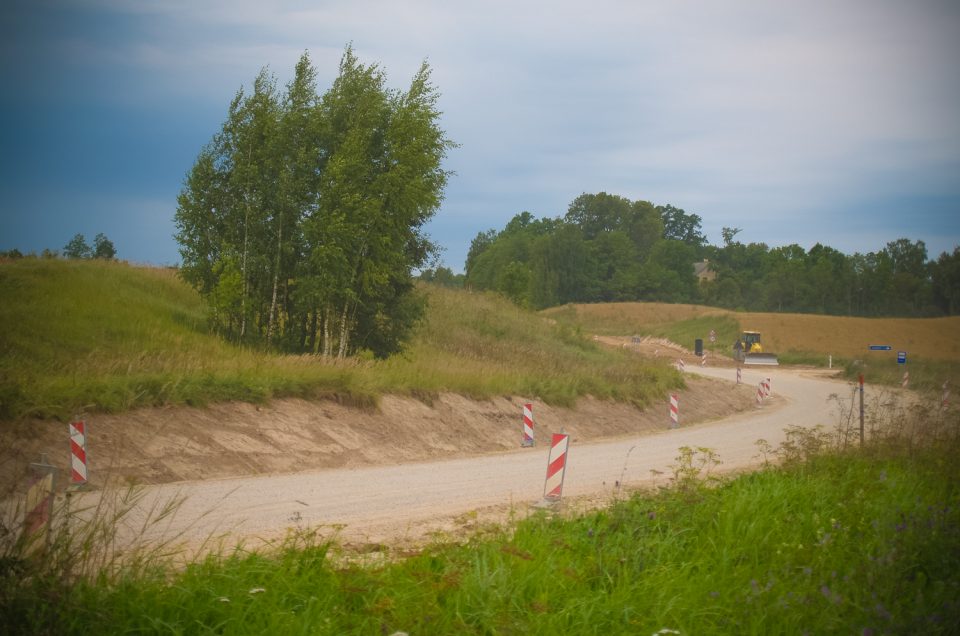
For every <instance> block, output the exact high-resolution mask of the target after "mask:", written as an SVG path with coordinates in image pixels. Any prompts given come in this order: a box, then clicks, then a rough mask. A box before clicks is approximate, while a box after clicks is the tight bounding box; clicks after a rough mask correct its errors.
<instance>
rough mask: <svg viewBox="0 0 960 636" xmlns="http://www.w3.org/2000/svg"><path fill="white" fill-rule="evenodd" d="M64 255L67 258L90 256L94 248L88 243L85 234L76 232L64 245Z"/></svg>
mask: <svg viewBox="0 0 960 636" xmlns="http://www.w3.org/2000/svg"><path fill="white" fill-rule="evenodd" d="M63 255H64V256H65V257H66V258H90V257H92V256H93V250H92V249H90V246H89V245H87V239H85V238H84V237H83V234H74V235H73V238H72V239H70V242H69V243H67V244H66V245H64V246H63Z"/></svg>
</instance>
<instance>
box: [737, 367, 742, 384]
mask: <svg viewBox="0 0 960 636" xmlns="http://www.w3.org/2000/svg"><path fill="white" fill-rule="evenodd" d="M742 383H743V374H742V372H741V371H740V367H737V384H742Z"/></svg>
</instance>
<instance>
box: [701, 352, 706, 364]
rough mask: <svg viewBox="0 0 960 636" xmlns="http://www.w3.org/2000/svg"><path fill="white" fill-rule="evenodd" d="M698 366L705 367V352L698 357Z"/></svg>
mask: <svg viewBox="0 0 960 636" xmlns="http://www.w3.org/2000/svg"><path fill="white" fill-rule="evenodd" d="M700 366H701V367H705V366H707V353H706V352H704V353H703V355H702V356H700Z"/></svg>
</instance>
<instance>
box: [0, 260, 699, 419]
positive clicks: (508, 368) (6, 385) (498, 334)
mask: <svg viewBox="0 0 960 636" xmlns="http://www.w3.org/2000/svg"><path fill="white" fill-rule="evenodd" d="M421 293H424V294H426V295H427V296H428V299H429V309H428V312H427V315H426V318H425V320H424V322H423V324H422V325H421V326H420V328H419V330H418V331H417V333H416V334H415V337H414V340H413V342H412V343H411V346H410V347H409V349H408V350H407V352H406V353H405V354H404V355H401V356H399V357H395V358H393V359H391V360H388V361H385V362H374V361H363V360H352V361H347V362H339V363H338V362H334V361H324V360H323V359H321V358H318V357H316V356H292V355H278V354H273V353H269V352H263V351H256V350H251V349H244V348H240V347H236V346H234V345H232V344H230V343H228V342H225V341H223V340H222V339H220V338H218V337H217V336H216V335H214V334H211V333H210V332H209V330H208V328H207V322H206V319H205V312H204V307H203V304H202V303H201V301H200V299H199V297H198V296H197V294H196V293H195V292H194V291H193V290H191V289H190V288H189V287H187V286H186V285H184V284H183V283H182V282H181V281H180V280H178V279H177V277H176V272H175V271H173V270H169V269H155V268H140V267H131V266H129V265H126V264H123V263H114V262H104V261H62V260H38V259H23V260H19V261H14V262H5V263H0V297H2V298H3V300H4V302H2V303H0V420H11V419H21V418H27V417H41V418H61V419H63V418H67V417H70V416H71V415H72V414H73V413H74V412H75V411H77V410H82V409H87V410H101V411H122V410H125V409H130V408H133V407H138V406H150V405H165V404H191V405H200V404H204V403H208V402H214V401H225V400H245V401H263V400H267V399H270V398H274V397H283V396H296V397H308V398H311V397H337V398H338V399H341V400H345V401H348V402H352V403H356V404H361V405H370V404H373V403H374V402H375V401H376V399H377V396H378V395H381V394H383V393H405V394H411V395H421V396H424V397H429V395H431V394H433V393H437V392H441V391H455V392H460V393H463V394H466V395H470V396H474V397H489V396H494V395H517V394H523V395H530V396H532V397H539V398H540V399H543V400H544V401H546V402H550V403H556V404H569V403H571V402H572V401H574V400H575V399H576V398H577V397H579V396H582V395H586V394H591V395H594V396H596V397H599V398H610V399H617V400H624V401H632V402H635V403H637V404H645V403H646V402H647V401H648V400H650V399H651V396H654V395H661V394H662V393H663V392H664V391H665V390H667V389H668V388H672V387H676V386H677V385H678V384H679V383H680V382H681V379H680V378H679V376H678V375H676V374H675V373H674V372H673V371H672V370H670V369H668V368H666V367H663V366H656V365H652V366H644V365H639V364H637V361H636V359H635V358H631V357H629V356H627V355H625V354H622V353H621V352H615V351H614V352H611V351H607V350H604V349H602V348H599V347H596V346H594V345H593V344H592V343H591V342H589V341H588V340H586V338H585V337H584V336H583V335H582V334H580V333H577V332H576V331H575V330H572V329H568V328H566V327H563V326H558V325H555V324H553V323H551V322H549V321H546V320H544V319H543V318H540V317H538V316H536V315H534V314H532V313H530V312H527V311H524V310H520V309H518V308H516V307H514V306H513V305H511V304H510V303H508V302H506V301H504V300H502V299H500V298H498V297H495V296H491V295H484V294H469V293H467V292H464V291H455V290H447V289H443V288H433V287H425V288H423V289H422V290H421Z"/></svg>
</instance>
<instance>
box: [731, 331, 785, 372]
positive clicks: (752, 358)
mask: <svg viewBox="0 0 960 636" xmlns="http://www.w3.org/2000/svg"><path fill="white" fill-rule="evenodd" d="M733 357H734V359H735V360H736V361H737V362H742V363H744V364H756V365H764V366H769V367H775V366H779V365H780V362H779V361H778V360H777V354H775V353H764V351H763V346H762V345H761V344H760V332H759V331H744V332H743V335H742V336H741V337H740V338H739V339H738V340H737V341H736V342H735V343H733Z"/></svg>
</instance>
